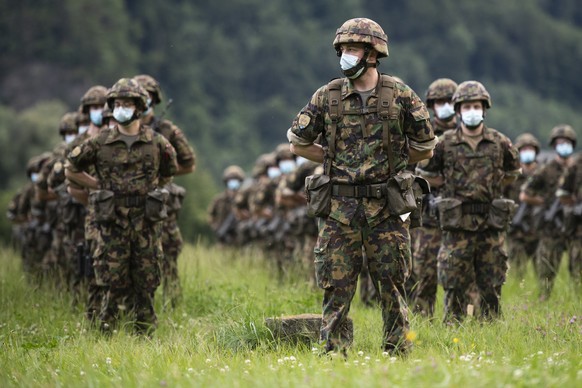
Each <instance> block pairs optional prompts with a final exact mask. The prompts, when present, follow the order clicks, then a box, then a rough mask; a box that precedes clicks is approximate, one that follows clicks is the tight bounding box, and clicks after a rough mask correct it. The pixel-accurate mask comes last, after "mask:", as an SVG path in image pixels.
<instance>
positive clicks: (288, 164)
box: [279, 159, 297, 174]
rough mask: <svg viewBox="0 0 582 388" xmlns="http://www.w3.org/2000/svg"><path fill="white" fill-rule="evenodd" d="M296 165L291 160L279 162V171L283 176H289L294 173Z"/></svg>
mask: <svg viewBox="0 0 582 388" xmlns="http://www.w3.org/2000/svg"><path fill="white" fill-rule="evenodd" d="M296 167H297V164H296V163H295V161H294V160H292V159H285V160H281V161H280V162H279V169H280V170H281V173H283V174H290V173H292V172H293V171H295V168H296Z"/></svg>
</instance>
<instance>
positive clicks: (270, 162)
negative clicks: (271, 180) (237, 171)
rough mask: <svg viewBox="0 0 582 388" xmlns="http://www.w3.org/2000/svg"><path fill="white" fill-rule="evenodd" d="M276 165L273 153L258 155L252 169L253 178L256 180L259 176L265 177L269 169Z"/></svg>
mask: <svg viewBox="0 0 582 388" xmlns="http://www.w3.org/2000/svg"><path fill="white" fill-rule="evenodd" d="M276 165H277V157H276V156H275V153H273V152H270V153H268V154H262V155H260V156H259V157H258V158H257V160H256V162H255V166H254V167H253V178H257V177H259V176H261V175H266V174H267V170H268V169H269V167H272V166H276Z"/></svg>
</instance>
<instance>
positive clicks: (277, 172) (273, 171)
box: [267, 167, 281, 179]
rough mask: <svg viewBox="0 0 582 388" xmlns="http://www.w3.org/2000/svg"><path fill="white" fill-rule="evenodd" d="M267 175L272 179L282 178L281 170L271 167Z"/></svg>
mask: <svg viewBox="0 0 582 388" xmlns="http://www.w3.org/2000/svg"><path fill="white" fill-rule="evenodd" d="M267 175H268V176H269V178H270V179H275V178H278V177H280V176H281V170H279V167H269V169H268V170H267Z"/></svg>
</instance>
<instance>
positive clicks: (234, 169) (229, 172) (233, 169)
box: [222, 165, 245, 182]
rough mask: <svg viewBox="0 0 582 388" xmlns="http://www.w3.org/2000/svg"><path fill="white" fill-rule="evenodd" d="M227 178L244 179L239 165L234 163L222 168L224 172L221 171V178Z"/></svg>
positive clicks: (225, 179)
mask: <svg viewBox="0 0 582 388" xmlns="http://www.w3.org/2000/svg"><path fill="white" fill-rule="evenodd" d="M229 179H238V180H241V181H244V180H245V172H244V171H243V169H242V168H240V167H239V166H236V165H232V166H228V167H227V168H225V169H224V172H223V173H222V180H223V181H225V182H226V181H227V180H229Z"/></svg>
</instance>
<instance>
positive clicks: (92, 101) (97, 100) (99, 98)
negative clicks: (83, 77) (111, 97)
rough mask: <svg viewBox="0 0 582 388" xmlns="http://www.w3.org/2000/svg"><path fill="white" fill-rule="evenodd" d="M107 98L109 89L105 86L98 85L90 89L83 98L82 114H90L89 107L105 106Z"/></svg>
mask: <svg viewBox="0 0 582 388" xmlns="http://www.w3.org/2000/svg"><path fill="white" fill-rule="evenodd" d="M106 96H107V88H106V87H105V86H101V85H96V86H92V87H90V88H89V90H87V92H85V94H84V95H83V97H81V112H82V113H85V114H88V113H89V106H91V105H99V106H103V105H105V101H106Z"/></svg>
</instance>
